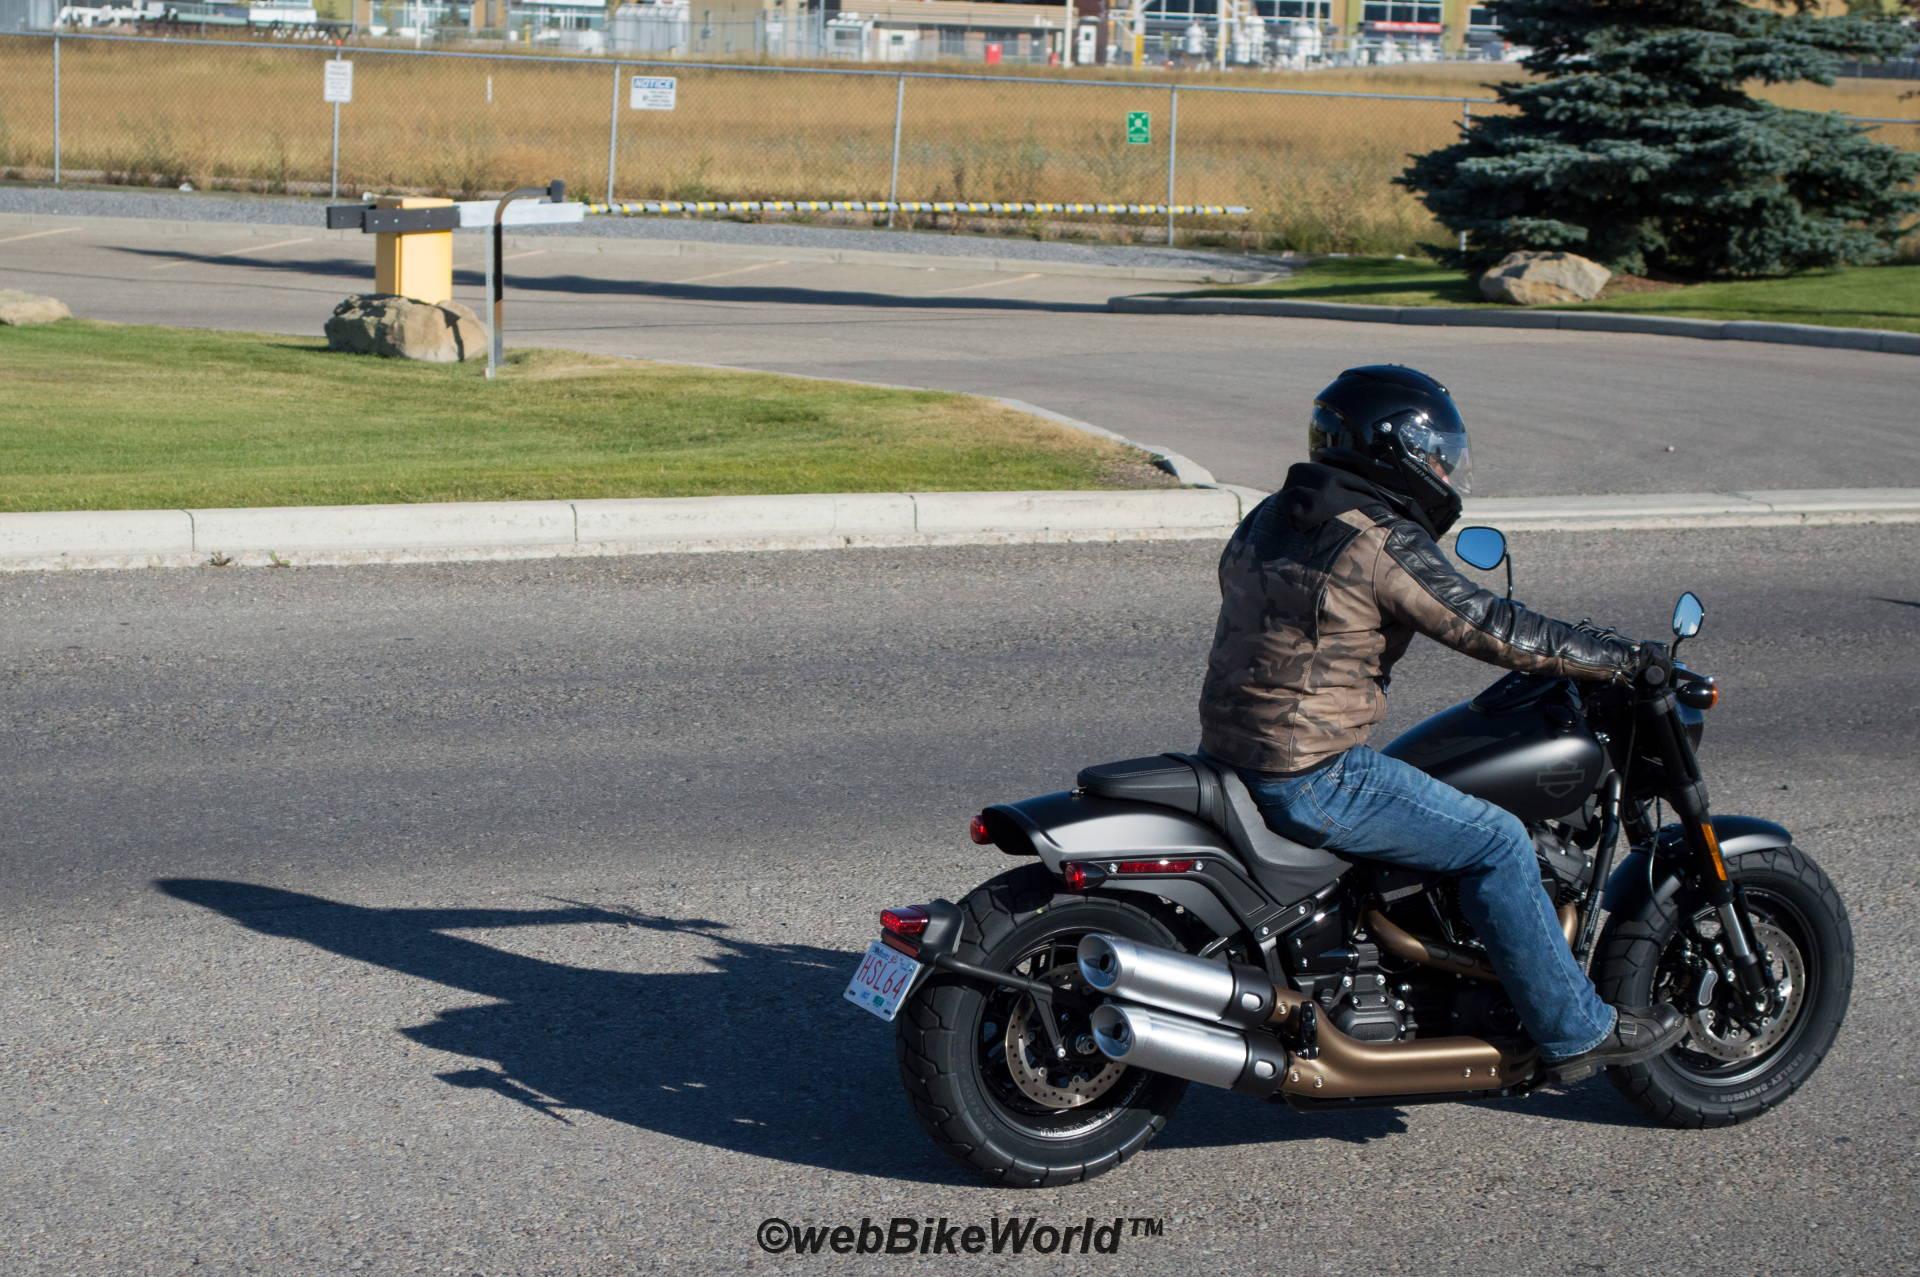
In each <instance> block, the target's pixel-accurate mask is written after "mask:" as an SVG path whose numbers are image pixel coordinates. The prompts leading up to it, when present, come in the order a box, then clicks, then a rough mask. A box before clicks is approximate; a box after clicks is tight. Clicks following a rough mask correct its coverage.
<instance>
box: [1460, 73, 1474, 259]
mask: <svg viewBox="0 0 1920 1277" xmlns="http://www.w3.org/2000/svg"><path fill="white" fill-rule="evenodd" d="M1472 127H1473V103H1471V102H1467V101H1462V102H1461V103H1460V136H1461V138H1462V139H1463V140H1464V139H1465V138H1466V136H1467V131H1468V130H1469V129H1471V128H1472ZM1460 251H1461V252H1463V253H1464V252H1466V251H1467V233H1466V232H1465V231H1461V232H1460Z"/></svg>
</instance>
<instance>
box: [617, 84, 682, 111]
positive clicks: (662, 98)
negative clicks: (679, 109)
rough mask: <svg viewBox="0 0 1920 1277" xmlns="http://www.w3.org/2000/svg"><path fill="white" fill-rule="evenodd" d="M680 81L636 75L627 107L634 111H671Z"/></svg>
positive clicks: (678, 90)
mask: <svg viewBox="0 0 1920 1277" xmlns="http://www.w3.org/2000/svg"><path fill="white" fill-rule="evenodd" d="M679 92H680V81H678V80H676V79H675V78H674V77H672V76H670V75H636V76H634V77H633V93H632V95H631V96H630V97H629V98H628V99H627V105H628V106H630V107H632V108H633V109H634V110H636V111H671V110H673V100H674V98H675V97H676V96H677V95H678V94H679Z"/></svg>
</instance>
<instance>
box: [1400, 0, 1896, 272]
mask: <svg viewBox="0 0 1920 1277" xmlns="http://www.w3.org/2000/svg"><path fill="white" fill-rule="evenodd" d="M1496 12H1497V14H1498V16H1499V18H1500V21H1501V23H1502V25H1503V26H1504V28H1505V31H1506V35H1507V38H1508V39H1510V40H1512V41H1513V42H1514V43H1516V44H1519V45H1523V46H1528V47H1530V48H1531V49H1532V51H1533V52H1532V54H1531V56H1529V57H1527V58H1526V59H1525V61H1524V63H1523V65H1525V66H1526V67H1527V69H1528V70H1530V71H1533V72H1535V73H1536V74H1538V75H1540V76H1542V77H1544V78H1543V79H1541V80H1537V81H1533V82H1529V83H1524V84H1521V83H1507V84H1502V85H1499V86H1498V87H1497V91H1498V93H1499V98H1500V101H1501V102H1503V103H1505V104H1506V106H1507V107H1509V108H1511V109H1512V110H1511V113H1506V112H1503V113H1501V114H1491V113H1489V114H1482V115H1479V116H1476V117H1475V118H1474V120H1473V123H1472V127H1471V128H1470V129H1469V130H1468V131H1467V133H1466V134H1465V135H1464V136H1463V137H1462V139H1461V140H1460V141H1459V142H1457V143H1455V144H1454V145H1452V146H1448V147H1445V148H1442V149H1441V150H1438V151H1432V152H1429V153H1428V154H1426V155H1423V156H1420V157H1418V158H1417V159H1415V160H1414V162H1413V163H1412V164H1411V165H1410V166H1409V167H1408V168H1407V170H1406V172H1405V173H1404V174H1402V176H1401V177H1400V178H1399V182H1400V184H1401V185H1403V186H1407V187H1410V188H1412V189H1413V190H1415V191H1417V192H1419V193H1420V196H1421V199H1422V201H1423V202H1424V203H1425V204H1426V206H1427V207H1428V208H1429V209H1431V210H1432V212H1433V214H1434V216H1435V217H1437V218H1438V219H1439V220H1440V221H1441V223H1442V224H1444V225H1445V226H1447V227H1448V228H1449V229H1451V230H1453V231H1456V232H1458V231H1464V232H1465V233H1466V236H1467V249H1466V251H1465V252H1464V253H1461V252H1456V251H1453V250H1445V254H1446V256H1447V257H1448V258H1449V260H1451V261H1452V262H1453V264H1455V265H1460V266H1465V267H1468V268H1470V269H1473V270H1482V269H1485V268H1486V267H1487V266H1489V265H1491V264H1492V263H1494V262H1496V261H1498V260H1499V259H1500V258H1501V257H1503V256H1505V255H1506V254H1507V253H1509V252H1512V251H1514V250H1516V249H1543V250H1553V249H1565V250H1567V251H1569V252H1575V253H1580V254H1582V255H1583V256H1586V257H1591V258H1593V259H1594V260H1596V261H1599V262H1602V263H1604V264H1605V265H1607V266H1610V267H1612V268H1613V269H1615V270H1623V271H1628V272H1632V273H1636V274H1637V273H1644V272H1648V271H1652V272H1658V273H1661V274H1666V275H1671V276H1674V277H1677V278H1683V279H1705V278H1717V277H1728V276H1753V275H1779V274H1786V273H1790V272H1793V271H1800V270H1808V269H1812V268H1817V267H1825V266H1834V265H1839V264H1844V263H1855V262H1872V261H1878V260H1881V259H1884V258H1885V257H1886V256H1887V255H1888V253H1889V252H1890V250H1891V247H1892V245H1893V244H1894V242H1895V241H1896V240H1897V239H1898V238H1899V237H1900V234H1901V233H1902V230H1903V228H1905V227H1906V226H1907V225H1908V223H1909V222H1910V219H1911V217H1912V214H1913V213H1914V211H1915V210H1916V209H1920V196H1917V195H1916V194H1915V193H1914V192H1913V191H1912V189H1911V186H1910V184H1911V183H1912V182H1913V181H1914V179H1915V177H1916V175H1920V156H1915V155H1911V154H1907V153H1905V152H1902V151H1899V150H1896V149H1894V148H1893V147H1890V146H1886V145H1883V144H1881V143H1878V142H1875V141H1874V140H1873V139H1872V138H1871V137H1870V136H1869V135H1867V134H1866V133H1865V132H1864V131H1863V129H1862V128H1861V127H1860V126H1857V125H1854V124H1849V123H1847V122H1846V121H1845V120H1842V119H1840V118H1839V117H1838V116H1837V115H1832V114H1819V113H1815V112H1810V111H1791V110H1787V109H1785V108H1782V107H1779V106H1775V105H1773V104H1772V103H1770V102H1765V101H1762V100H1760V99H1758V98H1755V97H1753V96H1751V95H1750V94H1749V93H1748V92H1747V87H1748V85H1749V84H1750V83H1753V82H1759V83H1761V84H1784V83H1788V82H1792V81H1797V80H1811V81H1814V82H1816V83H1820V84H1830V83H1832V81H1833V74H1834V70H1835V68H1836V67H1837V66H1838V64H1839V63H1840V62H1841V61H1842V60H1845V59H1849V58H1872V57H1882V56H1887V55H1889V54H1892V53H1894V52H1897V51H1898V50H1899V49H1900V48H1901V47H1902V46H1903V45H1905V44H1908V43H1911V42H1912V41H1913V38H1914V36H1913V33H1912V32H1911V30H1910V29H1907V28H1905V27H1903V26H1901V25H1900V24H1898V23H1897V22H1891V21H1887V20H1885V19H1882V18H1874V17H1861V16H1847V17H1830V18H1823V17H1816V16H1813V15H1811V14H1809V13H1806V12H1804V11H1794V10H1792V9H1791V8H1789V9H1787V10H1782V9H1774V8H1760V7H1756V6H1754V5H1750V4H1744V3H1740V0H1499V2H1498V4H1497V8H1496Z"/></svg>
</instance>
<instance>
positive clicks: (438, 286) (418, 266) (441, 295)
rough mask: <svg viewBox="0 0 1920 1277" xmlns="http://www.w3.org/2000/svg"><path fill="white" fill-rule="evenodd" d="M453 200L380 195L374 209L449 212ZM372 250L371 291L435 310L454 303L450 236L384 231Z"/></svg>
mask: <svg viewBox="0 0 1920 1277" xmlns="http://www.w3.org/2000/svg"><path fill="white" fill-rule="evenodd" d="M452 205H453V201H452V200H443V199H433V198H429V197H427V196H414V195H382V196H381V197H380V198H379V199H376V200H375V201H374V202H373V206H374V207H375V208H450V207H451V206H452ZM373 238H374V246H373V290H374V291H375V292H377V293H394V294H397V295H398V296H401V297H411V298H412V299H413V300H415V301H417V302H426V303H427V304H428V305H431V306H438V305H439V304H440V303H442V302H450V301H452V300H453V232H452V231H413V232H410V233H408V234H404V235H402V234H399V233H397V232H386V231H383V232H381V233H380V234H377V235H375V236H374V237H373Z"/></svg>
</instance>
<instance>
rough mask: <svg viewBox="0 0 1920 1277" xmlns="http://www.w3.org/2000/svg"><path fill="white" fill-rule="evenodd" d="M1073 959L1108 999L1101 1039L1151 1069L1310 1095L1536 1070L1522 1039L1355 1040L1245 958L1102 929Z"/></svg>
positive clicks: (1423, 1087) (1477, 1087) (1517, 1077)
mask: <svg viewBox="0 0 1920 1277" xmlns="http://www.w3.org/2000/svg"><path fill="white" fill-rule="evenodd" d="M1077 956H1078V959H1079V966H1080V976H1081V978H1082V979H1083V980H1085V981H1086V982H1087V984H1089V985H1090V986H1092V987H1093V988H1094V989H1095V990H1096V991H1097V992H1100V993H1103V994H1105V995H1106V996H1107V998H1108V999H1109V1001H1107V1002H1106V1003H1104V1004H1103V1005H1101V1006H1100V1007H1098V1008H1096V1009H1095V1011H1094V1013H1093V1040H1094V1045H1095V1046H1096V1047H1098V1049H1099V1051H1100V1053H1101V1054H1102V1055H1104V1056H1106V1057H1107V1058H1108V1059H1111V1060H1114V1061H1116V1062H1118V1063H1122V1064H1127V1065H1131V1066H1133V1067H1136V1068H1142V1069H1146V1070H1148V1071H1149V1072H1153V1073H1165V1074H1168V1075H1170V1076H1172V1077H1180V1078H1185V1079H1187V1080H1188V1081H1190V1082H1199V1083H1201V1084H1202V1085H1205V1086H1218V1087H1224V1088H1228V1089H1231V1090H1236V1091H1242V1092H1246V1093H1249V1094H1254V1095H1273V1094H1275V1093H1276V1092H1284V1093H1287V1094H1289V1095H1297V1096H1300V1097H1302V1098H1305V1099H1315V1100H1335V1099H1379V1098H1386V1097H1392V1096H1429V1095H1445V1094H1456V1093H1458V1094H1468V1093H1473V1092H1481V1091H1499V1090H1504V1089H1505V1088H1507V1087H1510V1086H1514V1085H1517V1084H1518V1083H1520V1082H1522V1081H1525V1080H1526V1079H1527V1078H1528V1077H1529V1076H1530V1075H1531V1073H1532V1072H1533V1066H1534V1062H1535V1059H1536V1052H1535V1051H1534V1049H1533V1048H1532V1047H1531V1046H1528V1045H1525V1044H1521V1043H1508V1044H1501V1043H1495V1042H1489V1041H1485V1040H1483V1039H1481V1038H1473V1037H1447V1038H1422V1039H1417V1040H1414V1041H1410V1042H1361V1041H1359V1040H1357V1039H1354V1038H1350V1037H1348V1036H1347V1035H1346V1034H1345V1033H1342V1032H1341V1031H1340V1029H1339V1028H1338V1026H1336V1025H1334V1024H1332V1023H1330V1022H1328V1021H1326V1020H1324V1019H1323V1018H1321V1017H1320V1015H1319V1014H1318V1010H1317V1008H1315V1007H1314V1005H1313V1003H1312V1002H1311V1001H1310V1000H1309V999H1308V998H1307V997H1306V996H1305V995H1304V994H1301V993H1298V992H1296V991H1294V990H1292V989H1285V988H1280V987H1278V986H1276V985H1275V984H1274V983H1273V981H1272V980H1271V979H1269V978H1268V977H1267V975H1266V973H1265V972H1263V971H1260V970H1258V969H1257V968H1254V967H1250V966H1244V965H1241V964H1239V963H1220V962H1209V961H1207V960H1205V959H1203V958H1195V957H1192V956H1190V955H1188V954H1184V953H1177V952H1175V951H1173V950H1171V949H1160V948H1155V947H1153V946H1151V945H1143V944H1139V943H1136V942H1135V941H1132V940H1125V939H1122V938H1120V937H1119V936H1111V935H1102V934H1097V933H1096V934H1094V935H1089V936H1087V937H1085V938H1083V939H1082V940H1081V941H1080V947H1079V951H1078V954H1077ZM1289 1044H1290V1045H1291V1046H1292V1048H1293V1049H1292V1050H1289V1049H1288V1045H1289Z"/></svg>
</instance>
